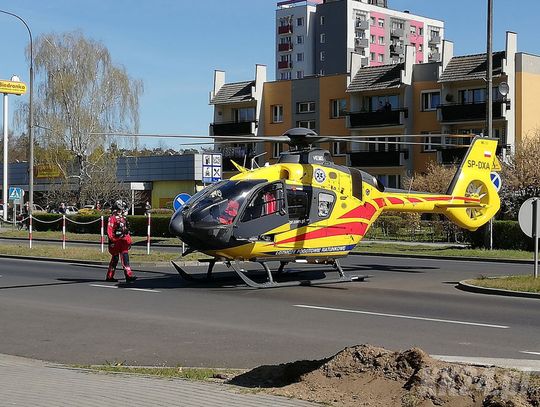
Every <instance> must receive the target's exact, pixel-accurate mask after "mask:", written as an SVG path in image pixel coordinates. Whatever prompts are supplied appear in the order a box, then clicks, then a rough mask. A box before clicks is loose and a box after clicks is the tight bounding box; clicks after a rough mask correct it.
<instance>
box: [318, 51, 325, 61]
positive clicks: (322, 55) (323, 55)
mask: <svg viewBox="0 0 540 407" xmlns="http://www.w3.org/2000/svg"><path fill="white" fill-rule="evenodd" d="M319 57H320V58H321V61H324V58H325V57H326V52H324V51H321V54H320V56H319Z"/></svg>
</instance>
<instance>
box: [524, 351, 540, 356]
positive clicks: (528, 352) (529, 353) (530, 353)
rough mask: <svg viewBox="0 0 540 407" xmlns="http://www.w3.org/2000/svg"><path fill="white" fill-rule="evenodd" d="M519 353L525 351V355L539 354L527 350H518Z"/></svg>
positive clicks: (539, 353)
mask: <svg viewBox="0 0 540 407" xmlns="http://www.w3.org/2000/svg"><path fill="white" fill-rule="evenodd" d="M519 353H526V354H527V355H537V356H540V352H530V351H527V350H521V351H519Z"/></svg>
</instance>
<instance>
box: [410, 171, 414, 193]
mask: <svg viewBox="0 0 540 407" xmlns="http://www.w3.org/2000/svg"><path fill="white" fill-rule="evenodd" d="M413 181H414V175H413V176H412V177H411V182H410V183H409V194H410V193H411V190H412V183H413Z"/></svg>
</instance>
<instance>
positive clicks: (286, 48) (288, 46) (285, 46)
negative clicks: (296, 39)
mask: <svg viewBox="0 0 540 407" xmlns="http://www.w3.org/2000/svg"><path fill="white" fill-rule="evenodd" d="M292 49H293V45H292V43H290V42H286V43H283V44H279V45H278V51H280V52H283V51H292Z"/></svg>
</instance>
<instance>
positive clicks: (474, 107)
mask: <svg viewBox="0 0 540 407" xmlns="http://www.w3.org/2000/svg"><path fill="white" fill-rule="evenodd" d="M503 103H504V102H501V101H498V102H493V119H503V118H504V117H503V109H502V106H503ZM439 111H440V114H439V120H440V121H441V122H466V121H481V120H485V119H486V114H487V113H486V103H466V104H455V103H454V104H446V105H441V106H439Z"/></svg>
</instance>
